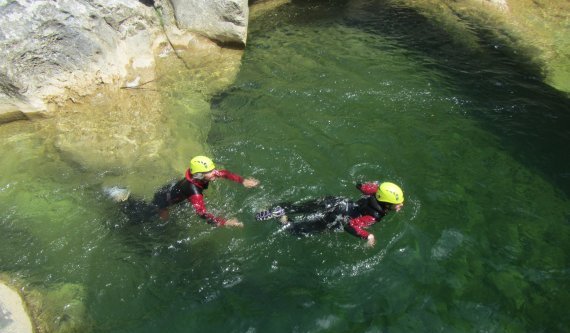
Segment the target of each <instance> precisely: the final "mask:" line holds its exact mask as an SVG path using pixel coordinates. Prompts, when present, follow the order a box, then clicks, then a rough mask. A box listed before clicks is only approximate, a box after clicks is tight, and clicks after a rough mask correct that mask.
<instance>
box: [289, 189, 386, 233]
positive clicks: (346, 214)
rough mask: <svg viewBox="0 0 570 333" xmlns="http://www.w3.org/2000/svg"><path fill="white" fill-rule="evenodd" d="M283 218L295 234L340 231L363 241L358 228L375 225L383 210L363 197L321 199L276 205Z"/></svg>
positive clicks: (374, 201) (379, 205) (382, 214)
mask: <svg viewBox="0 0 570 333" xmlns="http://www.w3.org/2000/svg"><path fill="white" fill-rule="evenodd" d="M279 206H280V207H281V208H283V209H284V211H285V214H286V215H287V218H288V221H289V222H290V224H289V227H288V228H289V230H290V231H291V232H292V233H295V234H309V233H313V232H319V231H324V230H342V229H344V230H345V231H347V232H349V233H350V234H352V235H355V236H357V237H361V238H366V237H367V236H368V233H367V232H366V231H364V230H363V229H362V228H364V227H367V226H369V225H372V224H374V223H375V222H378V221H379V220H380V219H382V217H384V216H385V215H386V214H387V209H386V208H385V207H382V205H381V204H379V203H378V201H376V198H374V196H367V197H364V198H361V199H360V200H358V201H356V202H354V201H352V200H349V199H346V198H342V197H332V196H330V197H324V198H321V199H316V200H311V201H305V202H301V203H293V204H291V203H284V204H282V205H279Z"/></svg>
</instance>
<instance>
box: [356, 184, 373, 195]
mask: <svg viewBox="0 0 570 333" xmlns="http://www.w3.org/2000/svg"><path fill="white" fill-rule="evenodd" d="M356 187H357V188H358V189H359V190H360V192H362V193H363V194H365V195H374V194H376V191H378V184H376V183H362V184H358V185H356Z"/></svg>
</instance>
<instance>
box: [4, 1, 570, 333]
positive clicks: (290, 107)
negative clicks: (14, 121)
mask: <svg viewBox="0 0 570 333" xmlns="http://www.w3.org/2000/svg"><path fill="white" fill-rule="evenodd" d="M350 3H351V4H353V5H351V6H349V5H347V2H344V1H336V2H294V3H293V4H292V5H286V6H284V7H282V8H281V9H279V10H278V12H276V13H271V14H269V15H268V16H266V17H264V18H261V19H259V20H257V21H255V22H253V23H252V26H251V27H250V32H249V37H248V46H247V49H246V52H245V55H244V58H243V63H242V67H241V70H240V73H239V75H238V78H237V80H236V82H235V83H234V84H233V85H232V87H231V88H229V89H227V90H226V91H224V92H223V93H220V94H219V95H217V96H216V97H215V98H214V99H213V101H212V110H213V111H212V112H213V114H212V117H213V124H212V128H211V130H210V132H209V135H208V144H209V145H210V147H211V150H212V155H213V157H214V159H215V161H216V163H217V164H218V165H220V166H223V167H226V168H228V169H230V170H232V171H235V172H237V173H239V174H241V175H244V176H253V177H255V178H257V179H259V180H260V181H261V186H260V187H259V188H256V189H245V188H243V187H241V186H238V185H236V184H233V183H231V182H226V181H223V180H220V181H217V182H216V183H215V184H213V186H212V188H211V189H209V190H208V192H207V197H206V200H207V202H208V207H209V208H210V209H211V210H212V211H213V212H215V213H218V214H220V215H225V216H235V217H237V218H238V219H239V220H240V221H242V222H243V223H244V224H245V227H244V228H243V229H230V228H213V227H211V226H209V225H206V224H205V223H204V222H203V221H202V220H200V219H198V218H197V217H196V216H195V215H194V214H193V213H192V211H191V208H190V207H187V206H185V207H180V208H177V209H174V210H173V211H172V218H171V221H170V222H169V223H167V224H161V223H144V224H137V225H130V224H129V223H128V222H127V221H126V220H125V217H124V216H123V215H121V214H120V212H119V210H118V209H117V207H116V205H114V204H113V203H111V202H109V200H107V199H106V198H105V196H104V194H103V193H102V192H101V175H100V174H88V173H86V172H84V171H81V170H77V169H76V168H75V167H74V166H72V165H69V164H67V163H66V162H65V161H63V160H62V159H61V157H60V156H59V154H58V152H57V150H56V149H54V148H53V147H51V146H49V145H46V143H45V142H44V140H42V139H41V138H39V137H38V136H37V135H36V129H35V128H29V127H25V126H24V127H18V125H14V126H13V128H11V130H9V131H5V132H3V134H2V135H3V137H2V138H1V139H2V140H0V143H1V145H2V151H3V152H5V157H4V158H3V159H2V160H1V162H0V163H1V164H0V167H1V168H2V170H3V171H4V172H3V174H2V175H0V180H1V183H0V209H1V211H2V215H0V216H1V217H0V271H3V272H10V273H12V274H14V275H16V276H18V277H21V278H22V279H24V280H25V281H27V283H28V284H29V287H34V288H39V287H42V288H46V289H49V290H73V291H74V292H75V293H76V294H77V295H79V296H76V298H78V299H80V301H78V302H72V303H70V302H69V301H66V302H67V303H65V302H64V303H63V304H59V303H54V304H55V305H54V307H61V308H65V311H71V312H70V315H72V314H77V313H81V311H84V312H85V313H86V314H87V317H88V318H89V324H88V327H89V330H90V331H92V332H106V333H108V332H114V333H119V332H121V333H122V332H143V333H144V332H202V331H208V332H435V331H443V332H474V331H490V332H565V331H566V330H567V327H569V326H570V320H569V319H568V317H567V315H566V312H567V311H566V309H567V308H568V306H570V293H569V291H568V290H570V264H569V260H568V253H570V245H569V244H570V205H569V202H568V191H569V176H570V163H569V158H570V157H569V154H568V153H566V150H567V149H566V146H567V145H568V143H569V142H570V140H569V135H570V134H569V131H568V128H570V127H569V126H568V125H569V124H570V116H569V114H568V112H567V111H568V110H569V108H568V106H569V100H568V97H567V96H566V95H564V94H562V93H559V92H556V91H554V90H553V89H551V88H549V87H548V86H546V85H544V84H543V83H542V82H541V77H540V69H539V68H537V67H536V66H535V65H532V64H531V63H530V62H529V61H528V60H527V57H526V56H525V55H524V54H519V53H515V51H514V50H510V49H508V47H506V46H505V44H502V43H501V42H500V40H498V39H493V38H491V37H490V36H494V33H493V30H492V28H489V27H486V28H484V29H483V28H481V27H472V29H471V30H470V32H469V33H468V34H466V35H461V34H459V33H458V32H452V31H447V30H445V29H444V28H443V27H440V26H438V25H437V24H434V23H430V22H432V21H430V20H428V19H426V18H425V17H424V16H422V15H420V14H419V13H417V12H415V11H413V10H410V9H406V8H402V7H395V6H390V5H387V4H385V3H384V2H381V1H363V2H361V3H360V4H359V5H354V4H355V3H356V2H350ZM473 40H476V41H478V42H477V43H473V42H472V41H473ZM177 119H184V118H183V117H181V118H177ZM165 124H169V126H181V128H186V127H184V126H187V124H184V123H183V121H181V122H173V121H170V122H167V123H165ZM173 131H174V132H176V129H173ZM103 173H104V172H101V174H103ZM39 180H41V181H39ZM366 180H378V181H384V180H388V181H393V182H396V183H398V184H400V185H401V187H402V188H403V190H404V192H405V196H406V201H405V206H404V208H403V210H402V211H401V212H399V213H398V214H392V215H389V216H387V217H386V218H384V219H383V220H382V222H381V223H377V224H376V225H374V226H373V227H371V228H370V231H371V232H373V233H374V234H375V235H376V239H377V244H376V246H375V247H374V248H367V247H365V245H364V242H363V241H362V240H361V239H359V238H356V237H354V236H352V235H350V234H348V233H345V232H325V233H321V234H317V235H313V236H309V237H299V236H295V235H291V234H289V233H288V232H287V231H286V230H284V229H283V228H281V227H280V226H279V225H278V223H277V222H275V221H266V222H258V221H255V220H254V218H253V216H254V214H255V212H257V211H259V210H261V209H264V208H266V207H268V206H271V205H272V204H274V203H277V202H282V201H301V200H305V199H310V198H319V197H323V196H326V195H338V196H344V197H347V198H351V199H357V198H359V194H358V192H357V190H356V188H355V186H354V185H355V183H357V182H360V181H366ZM60 286H72V287H68V289H57V288H59V287H60ZM55 294H56V296H57V295H59V294H60V293H59V292H55ZM54 297H55V296H54ZM56 298H57V297H56ZM71 317H73V316H71ZM73 318H75V317H73Z"/></svg>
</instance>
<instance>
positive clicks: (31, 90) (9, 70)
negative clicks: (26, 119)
mask: <svg viewBox="0 0 570 333" xmlns="http://www.w3.org/2000/svg"><path fill="white" fill-rule="evenodd" d="M159 26H160V24H159V19H158V16H157V14H156V12H155V10H154V8H152V7H148V6H145V5H144V4H142V3H140V2H138V1H119V0H95V1H86V0H61V1H57V2H56V1H49V0H34V1H31V0H8V1H4V2H3V3H2V4H0V49H1V50H2V55H3V56H2V57H1V58H0V104H1V105H2V107H0V113H8V114H11V116H10V118H14V113H15V112H17V111H19V112H20V113H21V115H20V117H21V116H22V115H27V114H28V113H33V112H38V111H45V110H46V109H47V105H48V103H46V101H51V102H61V101H62V100H64V99H65V98H66V96H67V95H69V92H72V94H76V95H79V96H82V95H86V94H88V93H89V92H91V91H92V89H93V87H94V86H96V85H97V84H99V83H111V82H113V81H114V80H116V79H118V78H121V77H124V76H126V74H127V73H128V70H129V69H136V68H139V67H150V66H152V64H153V61H154V57H153V52H152V43H153V41H154V36H155V35H156V34H157V33H159V32H160V31H161V30H160V29H159V28H158V27H159Z"/></svg>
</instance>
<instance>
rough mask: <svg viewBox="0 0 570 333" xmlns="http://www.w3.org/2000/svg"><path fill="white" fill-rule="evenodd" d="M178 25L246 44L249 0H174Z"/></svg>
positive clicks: (224, 40)
mask: <svg viewBox="0 0 570 333" xmlns="http://www.w3.org/2000/svg"><path fill="white" fill-rule="evenodd" d="M171 3H172V6H173V7H174V14H175V16H176V21H177V22H178V26H179V27H180V28H183V29H188V30H191V31H195V32H198V33H200V34H203V35H205V36H207V37H209V38H211V39H214V40H217V41H220V42H222V43H234V44H235V43H237V44H242V45H245V43H246V40H247V23H248V15H249V8H248V2H247V0H218V1H212V0H171Z"/></svg>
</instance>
